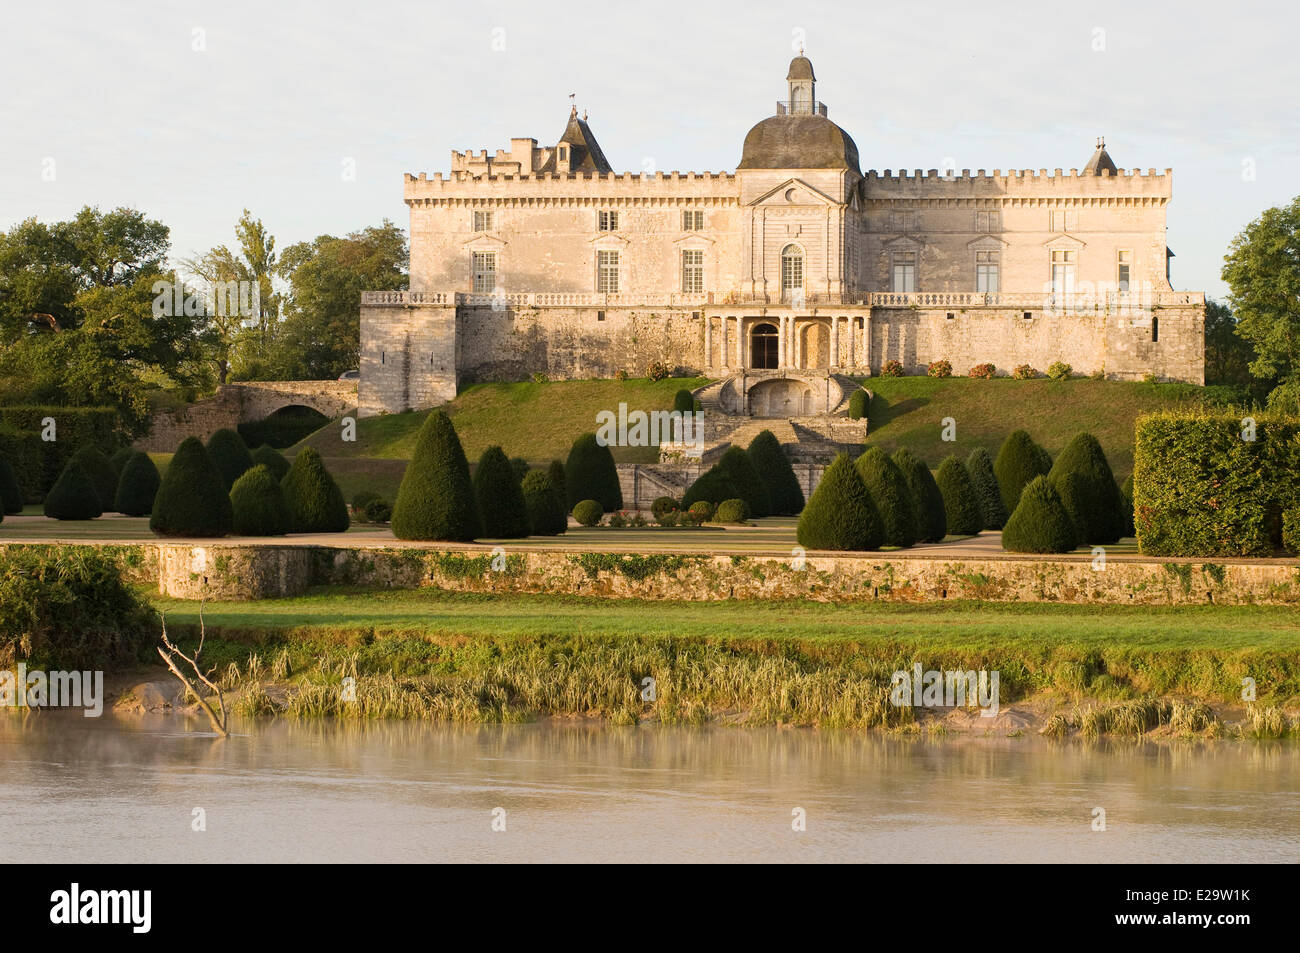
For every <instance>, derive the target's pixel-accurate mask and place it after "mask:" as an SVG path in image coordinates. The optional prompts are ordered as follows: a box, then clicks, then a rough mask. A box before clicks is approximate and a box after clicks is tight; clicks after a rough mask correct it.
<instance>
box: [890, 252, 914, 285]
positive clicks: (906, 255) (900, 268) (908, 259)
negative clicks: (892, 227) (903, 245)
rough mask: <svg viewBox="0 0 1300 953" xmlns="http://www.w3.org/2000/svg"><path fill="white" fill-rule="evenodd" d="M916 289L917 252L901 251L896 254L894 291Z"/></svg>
mask: <svg viewBox="0 0 1300 953" xmlns="http://www.w3.org/2000/svg"><path fill="white" fill-rule="evenodd" d="M915 290H916V252H910V251H909V252H900V253H899V254H897V255H895V256H894V291H896V292H900V293H901V292H909V291H915Z"/></svg>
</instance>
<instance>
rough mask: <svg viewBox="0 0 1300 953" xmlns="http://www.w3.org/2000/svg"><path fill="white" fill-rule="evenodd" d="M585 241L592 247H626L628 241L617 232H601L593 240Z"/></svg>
mask: <svg viewBox="0 0 1300 953" xmlns="http://www.w3.org/2000/svg"><path fill="white" fill-rule="evenodd" d="M587 241H588V243H589V244H592V245H600V244H605V245H626V244H627V243H628V239H626V238H624V237H623V236H622V235H620V234H619V233H618V232H601V233H600V234H599V235H597V236H596V237H595V238H589V239H587Z"/></svg>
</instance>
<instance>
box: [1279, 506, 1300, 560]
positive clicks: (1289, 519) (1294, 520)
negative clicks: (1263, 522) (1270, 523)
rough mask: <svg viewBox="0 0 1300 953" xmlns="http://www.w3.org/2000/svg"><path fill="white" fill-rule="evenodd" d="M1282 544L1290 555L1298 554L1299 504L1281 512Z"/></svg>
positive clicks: (1299, 543)
mask: <svg viewBox="0 0 1300 953" xmlns="http://www.w3.org/2000/svg"><path fill="white" fill-rule="evenodd" d="M1282 546H1283V548H1284V549H1285V550H1286V551H1287V552H1288V553H1290V554H1291V555H1292V556H1300V506H1293V507H1291V509H1289V510H1287V511H1286V512H1285V513H1283V514H1282Z"/></svg>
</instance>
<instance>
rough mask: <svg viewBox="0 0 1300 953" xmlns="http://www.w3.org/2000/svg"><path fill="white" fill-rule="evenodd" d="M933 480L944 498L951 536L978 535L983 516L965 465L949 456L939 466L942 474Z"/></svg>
mask: <svg viewBox="0 0 1300 953" xmlns="http://www.w3.org/2000/svg"><path fill="white" fill-rule="evenodd" d="M934 479H935V483H937V484H938V485H939V492H940V493H941V494H943V508H944V515H945V516H946V517H947V520H948V532H949V533H952V534H953V535H954V536H976V535H978V534H979V531H980V529H981V528H982V526H983V524H984V516H983V514H982V513H981V512H980V501H979V495H978V494H977V493H976V492H975V483H974V481H973V480H971V477H970V472H969V471H968V470H967V469H966V465H965V464H964V463H962V462H961V460H959V459H957V457H955V456H950V457H948V459H946V460H944V461H943V463H941V464H939V472H938V473H937V474H935V478H934Z"/></svg>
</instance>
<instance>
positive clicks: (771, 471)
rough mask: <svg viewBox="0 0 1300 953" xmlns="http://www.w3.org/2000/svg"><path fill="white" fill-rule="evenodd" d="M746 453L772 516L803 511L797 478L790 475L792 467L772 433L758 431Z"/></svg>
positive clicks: (801, 492)
mask: <svg viewBox="0 0 1300 953" xmlns="http://www.w3.org/2000/svg"><path fill="white" fill-rule="evenodd" d="M746 453H748V454H749V459H750V462H752V463H753V464H754V469H755V470H757V471H758V475H759V476H760V477H762V478H763V482H764V483H765V484H766V485H767V495H768V497H769V499H770V500H771V503H772V515H774V516H797V515H798V514H799V511H800V510H802V509H803V504H804V497H803V488H802V487H801V486H799V478H798V477H796V476H795V475H794V467H792V466H791V465H790V458H789V456H787V455H786V452H785V450H783V449H782V448H781V442H780V441H779V440H777V439H776V434H774V433H772V431H770V430H763V431H760V432H759V434H758V436H757V437H755V438H754V439H753V440H752V441H750V444H749V449H748V450H747V451H746Z"/></svg>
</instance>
